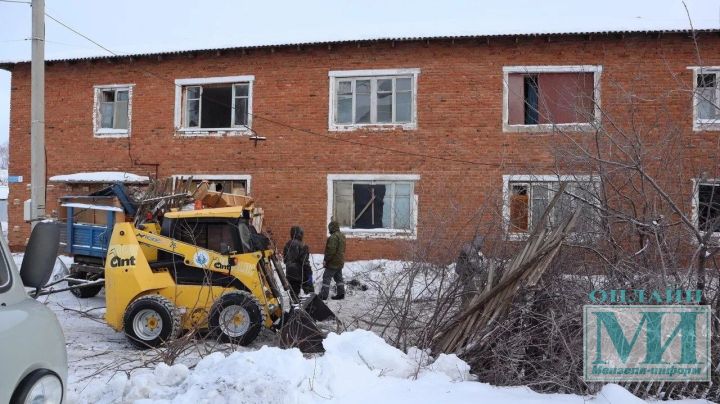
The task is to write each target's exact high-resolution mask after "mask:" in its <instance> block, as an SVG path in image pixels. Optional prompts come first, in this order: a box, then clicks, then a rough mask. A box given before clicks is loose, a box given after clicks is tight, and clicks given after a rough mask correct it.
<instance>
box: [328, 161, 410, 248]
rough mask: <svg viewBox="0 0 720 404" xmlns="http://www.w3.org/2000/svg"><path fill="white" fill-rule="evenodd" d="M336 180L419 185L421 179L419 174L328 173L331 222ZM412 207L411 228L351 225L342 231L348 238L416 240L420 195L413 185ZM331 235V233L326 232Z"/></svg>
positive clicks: (342, 228)
mask: <svg viewBox="0 0 720 404" xmlns="http://www.w3.org/2000/svg"><path fill="white" fill-rule="evenodd" d="M335 181H379V182H382V181H404V182H414V183H415V185H417V183H418V181H420V175H418V174H328V176H327V221H326V223H330V220H331V219H332V215H333V208H334V205H335V192H334V191H335ZM411 203H412V205H411V209H412V210H413V212H412V213H413V228H412V229H411V230H403V229H353V228H351V227H341V228H340V231H342V232H343V233H344V234H345V236H346V237H348V238H368V239H404V240H415V239H416V238H417V225H418V195H417V190H416V188H415V187H413V198H412V202H411ZM326 235H329V234H326Z"/></svg>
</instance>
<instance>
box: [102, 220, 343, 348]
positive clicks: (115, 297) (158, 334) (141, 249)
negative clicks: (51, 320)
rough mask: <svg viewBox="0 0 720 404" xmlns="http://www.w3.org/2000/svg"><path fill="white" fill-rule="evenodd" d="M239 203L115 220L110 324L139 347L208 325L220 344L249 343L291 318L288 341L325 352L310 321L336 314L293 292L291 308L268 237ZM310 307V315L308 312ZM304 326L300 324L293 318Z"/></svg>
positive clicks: (108, 267)
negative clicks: (136, 220)
mask: <svg viewBox="0 0 720 404" xmlns="http://www.w3.org/2000/svg"><path fill="white" fill-rule="evenodd" d="M249 212H250V211H249V210H247V209H245V208H243V207H242V206H233V207H225V208H216V209H202V210H193V211H177V212H168V213H166V214H165V215H164V217H163V218H162V220H161V222H162V223H161V224H160V223H144V224H137V225H135V224H133V223H118V224H116V225H115V227H114V229H113V233H112V238H111V239H110V244H109V247H108V253H107V257H106V259H105V288H106V292H105V296H106V306H107V311H106V314H105V318H106V321H107V323H108V324H109V325H110V326H111V327H112V328H114V329H115V330H117V331H124V332H125V334H126V335H127V336H128V338H129V339H130V341H131V342H132V343H133V344H134V345H136V346H138V347H140V348H147V347H155V346H158V345H160V344H162V343H163V342H165V341H169V340H172V339H173V338H176V337H177V336H178V335H180V333H182V332H183V330H205V329H207V330H208V331H209V333H210V335H211V336H212V337H216V338H218V339H219V340H221V341H223V342H230V343H237V344H241V345H248V344H250V343H251V342H252V341H253V340H255V338H256V337H257V336H258V334H259V333H260V331H261V329H262V328H263V327H265V328H268V329H281V328H283V327H284V326H285V325H287V323H288V322H291V320H292V322H294V323H295V326H294V327H292V330H293V331H292V332H291V334H292V333H296V334H297V333H299V334H301V335H290V336H289V337H288V332H287V331H286V330H280V331H281V334H282V336H283V340H284V341H285V343H287V345H290V346H292V345H294V344H293V343H292V341H288V339H291V340H292V339H298V340H299V339H302V340H303V341H301V342H300V343H299V344H297V345H296V346H298V347H300V349H301V350H303V351H307V352H313V351H316V352H317V351H320V350H322V344H321V340H322V333H321V332H320V330H319V329H318V328H317V326H316V325H315V324H314V322H312V320H308V317H309V315H308V314H307V313H308V312H309V313H311V315H312V317H313V318H315V319H318V320H323V319H326V318H329V317H332V316H334V315H333V313H332V311H330V309H329V308H328V307H327V306H326V305H325V304H324V303H322V301H321V300H320V299H318V298H317V296H312V297H311V299H308V301H306V302H305V306H303V305H302V304H301V302H299V301H298V299H297V297H296V296H291V302H293V303H295V304H294V305H293V309H292V310H291V311H290V312H289V313H288V312H285V311H284V310H283V304H282V295H281V291H280V288H278V286H277V284H276V281H275V275H278V277H279V279H280V281H281V283H282V286H283V288H284V289H285V290H288V286H287V281H286V280H285V278H284V274H283V272H282V269H281V268H280V267H279V263H278V260H277V258H276V257H275V256H274V253H273V250H272V249H270V247H269V240H268V239H267V238H266V237H265V236H263V235H261V234H258V233H257V231H256V230H255V228H254V227H253V226H252V225H251V224H250V217H249V216H250V213H249ZM305 309H307V312H306V311H305ZM298 321H299V322H301V323H302V326H301V327H298V326H297V322H298Z"/></svg>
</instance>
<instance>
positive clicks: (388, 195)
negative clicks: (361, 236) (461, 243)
mask: <svg viewBox="0 0 720 404" xmlns="http://www.w3.org/2000/svg"><path fill="white" fill-rule="evenodd" d="M416 178H418V177H417V176H412V175H410V176H403V175H398V176H388V175H378V176H365V175H362V176H357V177H352V176H345V175H338V176H330V178H329V180H328V182H329V191H330V192H329V198H330V209H329V211H330V213H331V216H332V217H333V218H334V219H335V220H337V221H338V223H339V224H340V227H341V228H343V229H344V230H347V231H349V232H350V233H353V232H355V233H363V232H370V233H372V232H374V233H381V234H382V233H384V234H389V233H397V234H411V233H414V232H415V227H416V219H415V217H416V203H415V201H416V198H415V183H416V181H417V179H416Z"/></svg>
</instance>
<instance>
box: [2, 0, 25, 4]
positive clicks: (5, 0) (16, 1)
mask: <svg viewBox="0 0 720 404" xmlns="http://www.w3.org/2000/svg"><path fill="white" fill-rule="evenodd" d="M0 3H18V4H28V5H29V4H30V2H29V1H21V0H0Z"/></svg>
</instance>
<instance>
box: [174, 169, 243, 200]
mask: <svg viewBox="0 0 720 404" xmlns="http://www.w3.org/2000/svg"><path fill="white" fill-rule="evenodd" d="M190 177H192V180H193V181H245V184H247V187H246V188H245V192H246V194H247V195H251V194H250V184H251V181H252V175H250V174H175V175H173V176H172V180H173V188H174V187H175V183H176V182H177V180H180V179H182V180H188V179H189V178H190Z"/></svg>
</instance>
